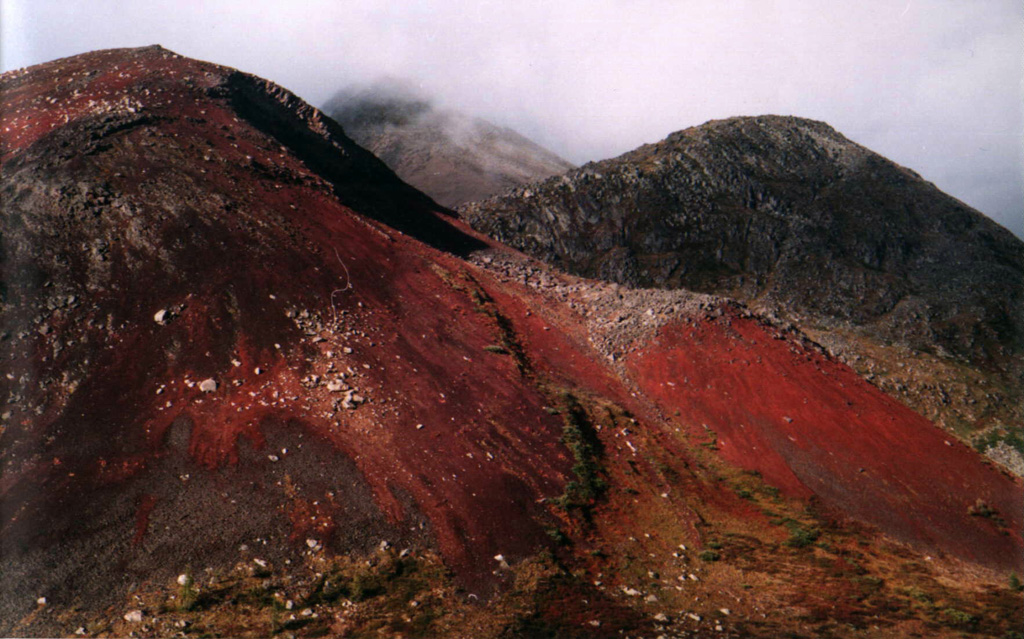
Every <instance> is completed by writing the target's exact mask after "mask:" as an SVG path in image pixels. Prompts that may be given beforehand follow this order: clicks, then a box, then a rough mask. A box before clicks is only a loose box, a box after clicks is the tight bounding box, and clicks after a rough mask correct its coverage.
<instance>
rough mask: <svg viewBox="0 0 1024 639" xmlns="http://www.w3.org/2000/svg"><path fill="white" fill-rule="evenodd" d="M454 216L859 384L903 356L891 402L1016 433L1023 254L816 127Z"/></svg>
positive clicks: (572, 176)
mask: <svg viewBox="0 0 1024 639" xmlns="http://www.w3.org/2000/svg"><path fill="white" fill-rule="evenodd" d="M459 210H460V213H461V214H462V215H463V216H464V217H465V218H466V219H467V221H469V222H470V223H471V224H472V225H473V226H474V227H475V228H477V229H479V230H481V231H483V232H485V233H487V234H489V235H491V236H492V237H495V238H497V239H498V240H500V241H503V242H507V243H510V244H512V245H513V246H515V247H517V248H520V249H522V250H525V251H526V252H527V253H530V254H531V255H534V256H535V257H538V258H540V259H544V260H546V261H550V262H552V263H555V264H558V265H559V266H560V267H561V268H564V269H566V270H568V271H570V272H574V273H577V274H581V275H586V276H590V277H599V278H602V279H608V280H611V281H616V282H619V283H623V284H628V285H630V286H659V287H668V288H676V287H683V288H689V289H692V290H696V291H701V292H708V293H716V294H721V295H726V296H730V297H735V298H737V299H740V300H743V301H745V302H747V303H750V304H753V305H755V306H757V307H759V308H762V309H764V310H765V312H769V313H780V314H782V315H784V316H786V317H789V318H791V319H793V320H794V321H797V322H798V323H800V325H801V326H803V327H804V328H805V329H814V330H815V334H816V336H817V337H819V338H820V339H822V340H824V341H825V342H828V343H830V344H831V345H832V347H833V348H834V349H835V352H836V354H837V355H839V356H841V357H844V358H846V360H847V361H848V363H850V364H851V365H852V366H855V367H859V369H860V370H861V371H862V373H863V374H865V375H867V376H869V378H875V377H879V373H881V372H883V371H884V370H885V369H894V368H896V362H895V361H888V362H886V361H875V360H877V358H874V359H872V358H871V357H868V355H867V354H868V353H869V351H877V349H876V347H875V345H876V344H879V345H882V346H884V344H895V345H897V346H899V347H905V348H908V349H909V352H910V353H912V354H914V356H915V357H920V358H923V360H922V362H923V363H922V367H923V368H926V369H928V371H927V372H925V373H921V374H919V375H916V376H914V375H910V376H908V375H904V374H903V373H902V372H900V373H897V374H895V375H889V376H888V377H886V376H884V375H883V376H881V377H880V380H881V381H880V383H881V384H882V385H883V386H885V387H886V389H887V390H889V391H891V392H893V393H894V394H895V395H896V396H898V397H900V398H901V400H903V401H908V402H910V403H911V405H913V406H914V407H915V408H916V409H917V410H920V411H921V412H923V413H924V414H926V415H928V416H929V417H931V418H933V419H939V420H941V421H943V423H944V424H946V426H947V427H948V428H950V429H951V430H958V431H959V432H960V435H961V436H963V435H964V434H965V433H967V434H970V433H972V432H973V433H974V434H975V435H977V436H978V437H986V438H987V437H989V436H990V434H991V435H992V436H996V435H995V434H996V433H1003V435H998V437H1006V438H1008V439H1006V441H1009V442H1015V441H1017V440H1019V439H1020V438H1019V437H1018V436H1017V435H1014V433H1015V432H1016V431H1017V430H1019V429H1017V427H1016V424H1019V419H1020V418H1021V417H1022V414H1021V412H1020V410H1018V407H1019V405H1020V403H1021V400H1024V389H1022V388H1021V386H1022V385H1021V383H1020V377H1021V374H1022V373H1024V342H1022V338H1024V320H1022V319H1021V318H1024V243H1022V242H1021V241H1020V240H1019V239H1017V238H1016V237H1015V236H1013V235H1012V234H1011V233H1010V232H1009V231H1007V230H1006V229H1004V228H1002V227H1000V226H999V225H998V224H996V223H995V222H993V221H991V220H989V219H988V218H986V217H984V216H983V215H982V214H980V213H978V212H977V211H974V210H973V209H971V208H969V207H967V206H966V205H964V204H963V203H962V202H960V201H959V200H956V199H955V198H952V197H950V196H948V195H946V194H944V193H942V192H940V191H938V189H936V188H935V187H934V186H933V185H931V184H930V183H927V182H925V181H924V180H922V179H921V178H920V176H919V175H918V174H917V173H915V172H914V171H912V170H910V169H907V168H904V167H901V166H899V165H897V164H895V163H893V162H891V161H889V160H887V159H885V158H883V157H881V156H879V155H877V154H875V153H873V152H871V151H870V150H868V149H866V148H865V147H863V146H861V145H858V144H855V143H853V142H850V141H849V140H847V139H846V138H845V137H843V136H842V135H841V134H839V133H838V132H837V131H835V129H833V128H832V127H830V126H828V125H827V124H825V123H821V122H816V121H813V120H807V119H802V118H793V117H791V116H757V117H739V118H730V119H725V120H714V121H711V122H708V123H706V124H704V125H700V126H697V127H691V128H689V129H685V130H682V131H678V132H675V133H673V134H671V135H669V136H667V137H666V138H665V139H664V140H663V141H661V142H658V143H654V144H648V145H644V146H641V147H639V148H637V149H635V150H634V151H631V152H628V153H626V154H623V155H621V156H619V157H617V158H613V159H609V160H604V161H600V162H594V163H589V164H586V165H584V166H583V167H580V168H579V169H576V170H574V171H571V172H569V173H568V174H566V175H564V176H561V177H555V178H550V179H548V180H546V181H544V182H540V183H536V184H533V185H528V186H524V187H520V188H519V189H517V190H515V191H513V192H510V193H508V194H504V195H500V196H495V197H492V198H490V199H488V200H485V201H482V202H476V203H470V204H467V205H464V206H463V207H460V209H459ZM862 342H863V343H862ZM893 357H896V356H895V355H893V356H892V357H890V359H892V358H893ZM884 359H885V358H883V360H884ZM869 360H870V361H869ZM924 360H927V361H924ZM963 363H966V364H968V365H969V366H971V367H973V369H974V371H975V372H972V373H970V375H968V377H963V376H962V375H961V374H960V373H959V372H957V369H958V368H962V364H963ZM901 366H902V365H901ZM882 377H884V379H882ZM937 378H941V380H940V381H941V382H942V383H941V384H939V385H936V381H937ZM979 380H987V381H984V382H983V383H984V384H986V385H988V386H989V390H986V391H985V392H974V391H972V390H971V389H972V388H974V387H976V385H977V383H978V381H979ZM908 386H913V387H914V390H913V392H910V393H909V394H908V393H907V392H905V391H906V387H908ZM939 386H944V387H947V386H948V389H945V390H944V389H943V388H939ZM950 396H954V398H953V400H951V399H950ZM951 401H952V404H953V409H952V410H950V409H949V408H948V407H949V406H950V404H951ZM963 424H971V425H973V426H967V427H966V430H965V427H964V426H963ZM986 429H987V430H986ZM980 431H984V432H985V433H988V434H985V435H978V433H979V432H980ZM977 441H980V440H977ZM1021 444H1024V440H1021V441H1020V442H1019V443H1018V444H1015V446H1017V447H1018V448H1020V450H1018V452H1017V453H1014V454H1013V455H1012V457H1013V458H1012V459H1011V458H1005V457H1004V458H1003V460H1004V461H1005V462H1007V463H1008V464H1009V465H1010V466H1011V467H1015V468H1018V470H1017V472H1018V473H1019V472H1021V469H1024V464H1022V462H1021V460H1020V459H1017V457H1019V455H1020V454H1021V453H1024V448H1021ZM979 445H981V444H979ZM1022 459H1024V458H1022Z"/></svg>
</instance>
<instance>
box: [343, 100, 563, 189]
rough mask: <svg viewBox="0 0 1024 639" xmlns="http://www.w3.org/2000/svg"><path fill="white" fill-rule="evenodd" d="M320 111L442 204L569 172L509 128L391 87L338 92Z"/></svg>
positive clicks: (560, 163) (551, 155) (550, 155)
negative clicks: (436, 105) (440, 106)
mask: <svg viewBox="0 0 1024 639" xmlns="http://www.w3.org/2000/svg"><path fill="white" fill-rule="evenodd" d="M324 110H325V111H326V112H327V113H328V114H329V115H330V116H331V117H332V118H334V119H335V120H337V121H338V122H339V123H340V124H341V125H342V127H343V128H344V129H345V133H346V134H347V135H348V136H350V137H351V138H352V139H353V140H355V141H356V142H357V143H359V144H360V145H362V146H363V147H365V148H366V149H369V150H370V151H371V152H373V154H374V155H376V156H377V157H378V158H380V159H381V160H383V161H384V163H385V164H387V165H388V166H389V167H391V169H392V170H394V171H395V173H397V174H398V176H399V177H400V178H402V179H403V180H404V181H406V182H408V183H409V184H411V185H413V186H415V187H416V188H418V189H420V190H421V191H423V192H424V193H426V194H427V195H429V196H430V197H432V198H434V200H435V201H436V202H438V203H439V204H441V205H442V206H447V207H455V206H458V205H460V204H463V203H465V202H470V201H473V200H480V199H483V198H486V197H489V196H491V195H495V194H497V193H501V192H503V191H505V190H507V189H510V188H512V187H515V186H520V185H523V184H527V183H529V182H533V181H535V180H541V179H544V178H546V177H550V176H552V175H558V174H561V173H564V172H565V171H568V170H569V169H571V168H573V165H572V164H570V163H569V162H566V161H565V160H563V159H562V158H560V157H558V156H556V155H555V154H554V153H552V152H551V151H548V150H547V149H544V148H543V147H541V146H539V145H537V144H535V143H534V142H531V141H530V140H528V139H526V138H525V137H523V136H522V135H520V134H518V133H516V132H515V131H513V130H511V129H508V128H505V127H500V126H497V125H494V124H492V123H490V122H487V121H486V120H483V119H481V118H474V117H470V116H468V115H465V114H463V113H460V112H458V111H454V110H451V109H441V108H437V107H435V106H434V105H433V104H432V103H431V102H430V101H429V100H426V99H424V98H421V97H419V96H418V95H417V94H416V93H415V92H414V91H413V90H411V89H409V88H407V87H405V86H403V85H402V84H400V83H398V82H397V81H380V82H378V83H376V84H372V85H369V86H366V87H363V88H358V89H350V90H346V91H342V92H340V93H338V94H337V95H335V96H334V97H333V98H332V99H331V100H330V101H329V102H328V103H327V105H326V106H325V107H324Z"/></svg>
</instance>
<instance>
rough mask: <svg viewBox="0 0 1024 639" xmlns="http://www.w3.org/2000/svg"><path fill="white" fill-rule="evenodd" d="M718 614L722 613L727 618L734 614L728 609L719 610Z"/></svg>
mask: <svg viewBox="0 0 1024 639" xmlns="http://www.w3.org/2000/svg"><path fill="white" fill-rule="evenodd" d="M718 612H720V613H722V614H723V615H725V616H726V617H728V616H729V615H731V614H732V610H729V609H728V608H719V609H718Z"/></svg>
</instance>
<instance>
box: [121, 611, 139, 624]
mask: <svg viewBox="0 0 1024 639" xmlns="http://www.w3.org/2000/svg"><path fill="white" fill-rule="evenodd" d="M124 620H125V621H127V622H129V623H142V611H141V610H129V611H128V612H127V613H125V615H124Z"/></svg>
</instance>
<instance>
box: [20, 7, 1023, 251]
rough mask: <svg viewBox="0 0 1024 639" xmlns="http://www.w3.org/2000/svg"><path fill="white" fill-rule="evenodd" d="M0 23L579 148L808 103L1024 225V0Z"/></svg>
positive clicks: (191, 11) (43, 43)
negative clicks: (401, 85)
mask: <svg viewBox="0 0 1024 639" xmlns="http://www.w3.org/2000/svg"><path fill="white" fill-rule="evenodd" d="M0 25H2V32H0V62H2V66H3V69H4V70H7V69H12V68H18V67H22V66H26V65H30V64H36V63H39V62H44V61H47V60H51V59H54V58H58V57H63V56H67V55H73V54H76V53H82V52H84V51H89V50H93V49H104V48H111V47H125V46H140V45H147V44H162V45H163V46H165V47H167V48H169V49H172V50H174V51H176V52H178V53H181V54H183V55H187V56H191V57H196V58H201V59H205V60H210V61H212V62H217V63H221V64H226V65H229V66H233V67H237V68H239V69H242V70H244V71H249V72H252V73H255V74H257V75H260V76H263V77H266V78H269V79H271V80H274V81H276V82H278V83H279V84H282V85H284V86H285V87H287V88H289V89H291V90H293V91H295V92H296V93H298V94H299V95H300V96H302V97H303V98H305V99H306V100H308V101H310V102H311V103H313V104H315V105H317V106H321V105H322V104H323V103H324V102H325V101H326V100H327V99H328V98H329V97H330V96H331V95H332V94H333V93H334V92H335V91H336V90H338V89H339V88H341V87H343V86H345V85H349V84H351V83H357V82H367V81H372V80H373V79H376V78H377V77H379V76H381V75H392V76H397V77H403V78H409V79H410V80H411V81H412V82H414V83H415V84H418V85H420V87H421V88H422V89H423V90H424V91H425V92H426V93H428V94H430V95H434V96H436V98H437V99H438V100H439V101H441V102H442V103H444V104H447V105H449V106H452V107H455V108H459V109H462V110H464V111H467V112H469V113H472V114H475V115H481V116H483V117H486V118H488V119H490V120H492V121H495V122H497V123H500V124H504V125H507V126H510V127H512V128H515V129H517V130H519V131H520V132H522V133H524V134H526V135H527V136H528V137H531V138H533V139H534V140H536V141H537V142H540V143H541V144H543V145H545V146H547V147H549V148H550V149H552V150H553V151H555V152H557V153H559V154H561V155H563V156H564V157H566V158H567V159H569V160H571V161H573V162H577V163H582V162H585V161H587V160H597V159H603V158H606V157H612V156H615V155H618V154H620V153H623V152H625V151H627V150H629V149H632V148H634V147H636V146H639V145H640V144H642V143H644V142H655V141H657V140H660V139H662V138H664V137H665V136H666V135H667V134H669V133H671V132H672V131H676V130H679V129H683V128H686V127H688V126H693V125H696V124H700V123H702V122H705V121H707V120H709V119H716V118H724V117H729V116H733V115H758V114H764V113H777V114H785V115H798V116H803V117H810V118H814V119H819V120H824V121H826V122H828V123H829V124H831V125H833V126H834V127H835V128H836V129H838V130H839V131H840V132H841V133H843V134H845V135H846V136H847V137H849V138H851V139H852V140H854V141H856V142H859V143H861V144H863V145H865V146H867V147H869V148H871V149H873V150H875V151H878V152H879V153H882V154H883V155H886V156H887V157H889V158H891V159H892V160H894V161H896V162H898V163H900V164H903V165H905V166H908V167H910V168H912V169H914V170H916V171H917V172H918V173H920V174H922V175H923V176H924V177H925V179H928V180H930V181H932V182H934V183H935V184H936V185H938V187H939V188H941V189H943V190H944V191H946V192H948V193H950V194H952V195H954V196H956V197H959V198H960V199H962V200H964V201H965V202H967V203H968V204H970V205H971V206H974V207H975V208H978V209H979V210H981V211H982V212H984V213H986V214H988V215H989V216H990V217H993V218H995V219H996V220H997V221H998V222H1000V223H1001V224H1003V225H1004V226H1006V227H1008V228H1010V229H1011V230H1013V231H1014V232H1015V233H1017V234H1018V235H1021V236H1024V3H1022V2H1021V1H1020V0H971V1H965V0H856V1H853V2H850V1H845V2H836V1H829V2H825V1H823V0H774V1H773V0H749V1H730V0H675V1H671V0H646V1H645V0H630V1H627V0H558V1H545V2H534V1H532V0H517V1H508V2H473V3H471V2H460V1H455V0H447V1H444V0H429V1H423V2H414V1H411V0H406V1H404V2H393V3H387V2H370V1H363V2H345V1H333V2H327V1H320V2H316V1H308V2H300V1H298V0H296V1H287V0H278V1H275V2H270V1H266V0H221V1H218V0H166V1H158V0H134V1H129V0H123V1H117V0H77V1H72V0H64V1H61V0H0Z"/></svg>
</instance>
